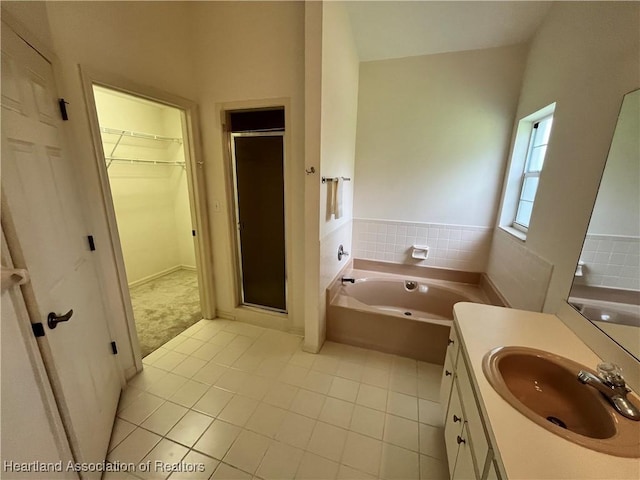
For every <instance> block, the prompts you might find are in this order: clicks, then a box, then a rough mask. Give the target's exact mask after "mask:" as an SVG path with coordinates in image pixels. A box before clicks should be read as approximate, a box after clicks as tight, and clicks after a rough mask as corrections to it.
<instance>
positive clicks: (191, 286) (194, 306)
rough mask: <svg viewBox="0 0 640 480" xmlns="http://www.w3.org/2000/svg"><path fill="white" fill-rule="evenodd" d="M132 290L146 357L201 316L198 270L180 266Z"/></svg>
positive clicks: (137, 327)
mask: <svg viewBox="0 0 640 480" xmlns="http://www.w3.org/2000/svg"><path fill="white" fill-rule="evenodd" d="M130 292H131V303H132V304H133V315H134V317H135V320H136V330H137V332H138V340H139V342H140V350H141V351H142V356H143V357H146V356H147V355H149V354H150V353H151V352H153V351H154V350H156V349H157V348H158V347H160V346H161V345H163V344H164V343H166V342H168V341H169V340H171V339H172V338H173V337H175V336H177V335H179V334H180V332H182V331H184V330H186V329H187V328H189V327H190V326H191V325H193V324H194V323H196V322H197V321H199V320H200V319H201V318H202V313H201V312H200V296H199V294H198V278H197V273H196V272H195V271H192V270H178V271H175V272H173V273H170V274H168V275H164V276H162V277H160V278H157V279H155V280H151V281H150V282H147V283H145V284H143V285H139V286H137V287H133V288H131V289H130Z"/></svg>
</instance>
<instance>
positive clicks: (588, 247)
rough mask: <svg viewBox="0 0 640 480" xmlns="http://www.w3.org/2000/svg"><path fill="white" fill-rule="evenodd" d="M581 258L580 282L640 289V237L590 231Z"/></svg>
mask: <svg viewBox="0 0 640 480" xmlns="http://www.w3.org/2000/svg"><path fill="white" fill-rule="evenodd" d="M580 260H581V261H582V262H584V266H583V267H582V272H583V275H582V277H576V282H577V283H578V284H580V285H588V286H591V287H607V288H617V289H623V290H640V238H637V237H622V236H615V235H587V238H586V239H585V242H584V247H583V248H582V254H581V255H580Z"/></svg>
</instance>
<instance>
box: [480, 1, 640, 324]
mask: <svg viewBox="0 0 640 480" xmlns="http://www.w3.org/2000/svg"><path fill="white" fill-rule="evenodd" d="M639 30H640V4H638V3H635V2H628V3H625V2H556V3H554V4H553V6H552V7H551V9H550V11H549V14H548V16H547V17H546V19H545V20H544V22H543V24H542V25H541V27H540V29H539V30H538V33H537V34H536V36H535V38H534V39H533V42H532V45H531V49H530V54H529V56H528V59H527V66H526V71H525V75H524V80H523V87H522V92H521V95H520V100H519V103H518V110H517V116H516V122H517V120H518V119H520V118H523V117H525V116H527V115H529V114H531V113H533V112H535V111H537V110H539V109H540V108H542V107H544V106H546V105H549V104H551V103H552V102H556V103H557V105H556V110H555V114H554V126H553V132H552V138H551V143H550V145H549V147H548V150H547V154H546V159H545V167H544V170H543V172H542V175H541V179H540V185H539V187H538V192H537V196H536V203H535V207H534V210H533V214H532V217H531V224H530V228H529V232H528V235H527V240H526V243H525V244H524V245H523V247H524V249H526V251H528V252H530V253H531V254H533V255H535V256H536V257H539V258H542V259H544V260H545V261H547V262H549V263H551V264H552V265H553V272H552V274H551V277H550V281H549V286H548V291H547V294H546V299H545V302H544V311H547V312H555V311H557V310H558V307H559V306H560V305H561V304H562V302H563V301H564V299H566V297H567V295H568V292H569V289H570V287H571V283H572V280H573V275H574V271H575V266H576V263H577V260H578V256H579V255H580V251H581V247H582V240H583V238H584V233H585V231H586V229H587V225H588V223H589V216H590V214H591V209H592V207H593V204H594V201H595V198H596V194H597V191H598V183H599V181H600V176H601V173H602V170H603V168H604V164H605V160H606V158H607V152H608V150H609V145H610V143H611V139H612V136H613V131H614V128H615V124H616V119H617V116H618V111H619V109H620V105H621V102H622V97H623V95H624V94H625V93H627V92H629V91H631V90H633V89H635V88H637V87H638V86H639V78H638V72H639V71H640V55H639V54H638V53H639V51H640V37H639V35H638V31H639ZM502 234H503V232H500V231H498V232H497V233H496V234H495V235H502ZM507 240H508V241H511V242H517V243H518V242H521V241H520V240H517V239H515V238H513V237H510V236H509V237H508V238H507ZM497 247H498V243H497V242H496V241H495V239H494V242H493V248H492V251H491V258H490V264H489V269H488V273H489V276H490V277H491V278H492V279H493V280H494V282H495V283H497V286H498V288H500V289H503V287H504V285H503V284H500V282H497V281H496V270H495V266H496V265H499V264H502V263H504V262H505V258H504V256H505V255H506V251H505V249H500V248H497ZM509 261H510V262H512V263H522V261H523V258H512V257H510V259H509ZM521 293H522V294H523V295H527V292H526V291H524V292H521ZM507 299H508V300H509V298H507Z"/></svg>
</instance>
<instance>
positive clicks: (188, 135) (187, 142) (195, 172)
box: [80, 65, 216, 371]
mask: <svg viewBox="0 0 640 480" xmlns="http://www.w3.org/2000/svg"><path fill="white" fill-rule="evenodd" d="M80 76H81V82H82V87H83V93H84V99H85V104H86V107H87V114H88V119H89V127H90V131H91V139H92V144H93V150H94V160H95V166H96V170H97V172H98V177H99V181H100V187H101V188H100V190H101V200H102V207H103V210H104V212H105V216H106V220H107V226H108V229H109V240H110V244H111V248H112V252H113V259H112V262H113V264H114V265H115V268H116V272H117V277H118V285H117V287H110V286H109V287H108V288H116V289H117V290H118V292H117V295H119V296H120V298H121V300H122V304H123V305H124V309H125V312H124V313H125V318H126V323H127V329H128V333H129V339H130V341H131V349H132V352H133V357H134V362H135V366H136V370H137V371H140V370H141V369H142V354H141V351H140V344H139V342H138V334H137V331H136V325H135V319H134V316H133V308H132V305H131V296H130V293H129V285H128V283H127V276H126V270H125V264H124V256H123V253H122V245H121V243H120V234H119V231H118V225H117V221H116V213H115V208H114V204H113V197H112V195H111V185H110V183H109V174H108V172H107V167H106V162H105V158H104V150H103V147H102V137H101V135H100V124H99V121H98V111H97V108H96V102H95V97H94V94H93V86H94V85H97V86H101V87H105V88H108V89H111V90H114V91H117V92H121V93H126V94H129V95H133V96H135V97H138V98H142V99H146V100H150V101H153V102H156V103H160V104H163V105H167V106H170V107H174V108H177V109H179V110H181V113H182V115H183V122H182V127H183V145H184V148H185V163H186V171H187V184H188V190H189V203H190V205H191V206H192V212H191V215H192V222H193V225H194V228H195V230H196V236H195V245H194V250H195V258H196V269H197V273H198V288H199V294H200V305H201V308H202V317H203V318H205V319H214V318H215V317H216V305H215V285H214V272H213V254H212V240H211V231H210V228H209V215H208V206H207V195H206V183H205V174H204V166H205V164H204V160H203V155H202V151H201V146H200V138H201V137H200V126H199V123H198V106H197V104H196V103H195V102H193V101H191V100H188V99H185V98H182V97H179V96H177V95H173V94H171V93H167V92H164V91H162V90H158V89H156V88H153V87H149V86H146V85H141V84H138V83H135V82H132V81H130V80H128V79H126V78H124V77H122V76H120V75H114V74H111V73H106V72H101V71H98V70H96V69H93V68H88V67H86V66H83V65H80Z"/></svg>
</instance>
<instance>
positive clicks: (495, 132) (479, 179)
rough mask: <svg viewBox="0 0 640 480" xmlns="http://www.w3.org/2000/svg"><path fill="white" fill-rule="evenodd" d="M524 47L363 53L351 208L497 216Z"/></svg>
mask: <svg viewBox="0 0 640 480" xmlns="http://www.w3.org/2000/svg"><path fill="white" fill-rule="evenodd" d="M525 55H526V47H524V46H512V47H503V48H492V49H485V50H474V51H466V52H458V53H446V54H439V55H426V56H419V57H409V58H402V59H396V60H383V61H373V62H364V63H361V65H360V96H359V102H358V132H357V154H356V168H355V169H356V172H355V174H356V178H357V182H356V186H355V205H354V216H355V217H356V218H360V219H381V220H391V221H393V220H396V221H397V220H402V221H407V222H423V223H436V224H443V225H467V226H491V225H493V222H494V220H495V215H496V210H497V206H498V201H499V191H500V185H501V182H502V173H503V169H504V164H505V162H506V155H507V151H508V144H509V138H510V133H511V125H512V122H513V118H514V114H515V108H516V105H517V100H518V94H519V91H520V86H521V78H522V73H523V66H524V61H525Z"/></svg>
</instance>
